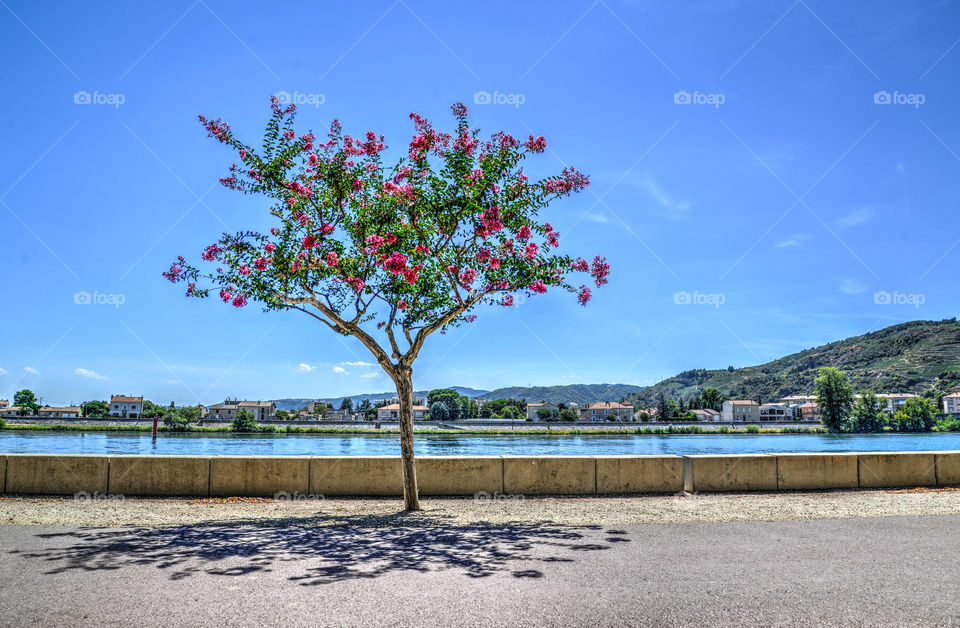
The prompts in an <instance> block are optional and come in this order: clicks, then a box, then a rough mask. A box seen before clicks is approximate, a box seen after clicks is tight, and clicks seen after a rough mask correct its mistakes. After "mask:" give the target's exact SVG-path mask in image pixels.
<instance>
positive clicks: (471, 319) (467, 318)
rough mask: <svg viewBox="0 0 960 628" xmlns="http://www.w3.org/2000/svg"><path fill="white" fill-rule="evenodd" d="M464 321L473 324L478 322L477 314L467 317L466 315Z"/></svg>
mask: <svg viewBox="0 0 960 628" xmlns="http://www.w3.org/2000/svg"><path fill="white" fill-rule="evenodd" d="M463 320H465V321H466V322H468V323H472V322H473V321H475V320H477V315H476V314H466V315H464V317H463Z"/></svg>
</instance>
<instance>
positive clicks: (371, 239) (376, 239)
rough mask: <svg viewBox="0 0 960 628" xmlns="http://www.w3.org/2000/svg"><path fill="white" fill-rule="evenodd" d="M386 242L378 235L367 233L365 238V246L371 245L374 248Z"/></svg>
mask: <svg viewBox="0 0 960 628" xmlns="http://www.w3.org/2000/svg"><path fill="white" fill-rule="evenodd" d="M384 242H386V240H384V239H383V238H381V237H380V236H378V235H368V236H367V239H366V243H367V246H369V247H373V248H374V249H376V248H377V247H379V246H383V243H384Z"/></svg>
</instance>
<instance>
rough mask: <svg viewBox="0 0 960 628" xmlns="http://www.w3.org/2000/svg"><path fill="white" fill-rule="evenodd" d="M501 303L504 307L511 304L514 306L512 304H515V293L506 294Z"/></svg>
mask: <svg viewBox="0 0 960 628" xmlns="http://www.w3.org/2000/svg"><path fill="white" fill-rule="evenodd" d="M500 305H502V306H503V307H510V306H512V305H513V295H512V294H507V295H504V296H503V298H502V299H500Z"/></svg>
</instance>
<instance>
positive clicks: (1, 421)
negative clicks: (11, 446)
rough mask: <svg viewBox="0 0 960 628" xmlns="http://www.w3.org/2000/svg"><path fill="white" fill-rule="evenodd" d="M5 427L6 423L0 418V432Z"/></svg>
mask: <svg viewBox="0 0 960 628" xmlns="http://www.w3.org/2000/svg"><path fill="white" fill-rule="evenodd" d="M6 426H7V422H6V421H4V420H3V419H2V418H0V430H2V429H3V428H5V427H6Z"/></svg>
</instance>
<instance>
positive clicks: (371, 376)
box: [360, 373, 380, 379]
mask: <svg viewBox="0 0 960 628" xmlns="http://www.w3.org/2000/svg"><path fill="white" fill-rule="evenodd" d="M360 377H362V378H364V379H373V378H374V377H380V373H364V374H363V375H361V376H360Z"/></svg>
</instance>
